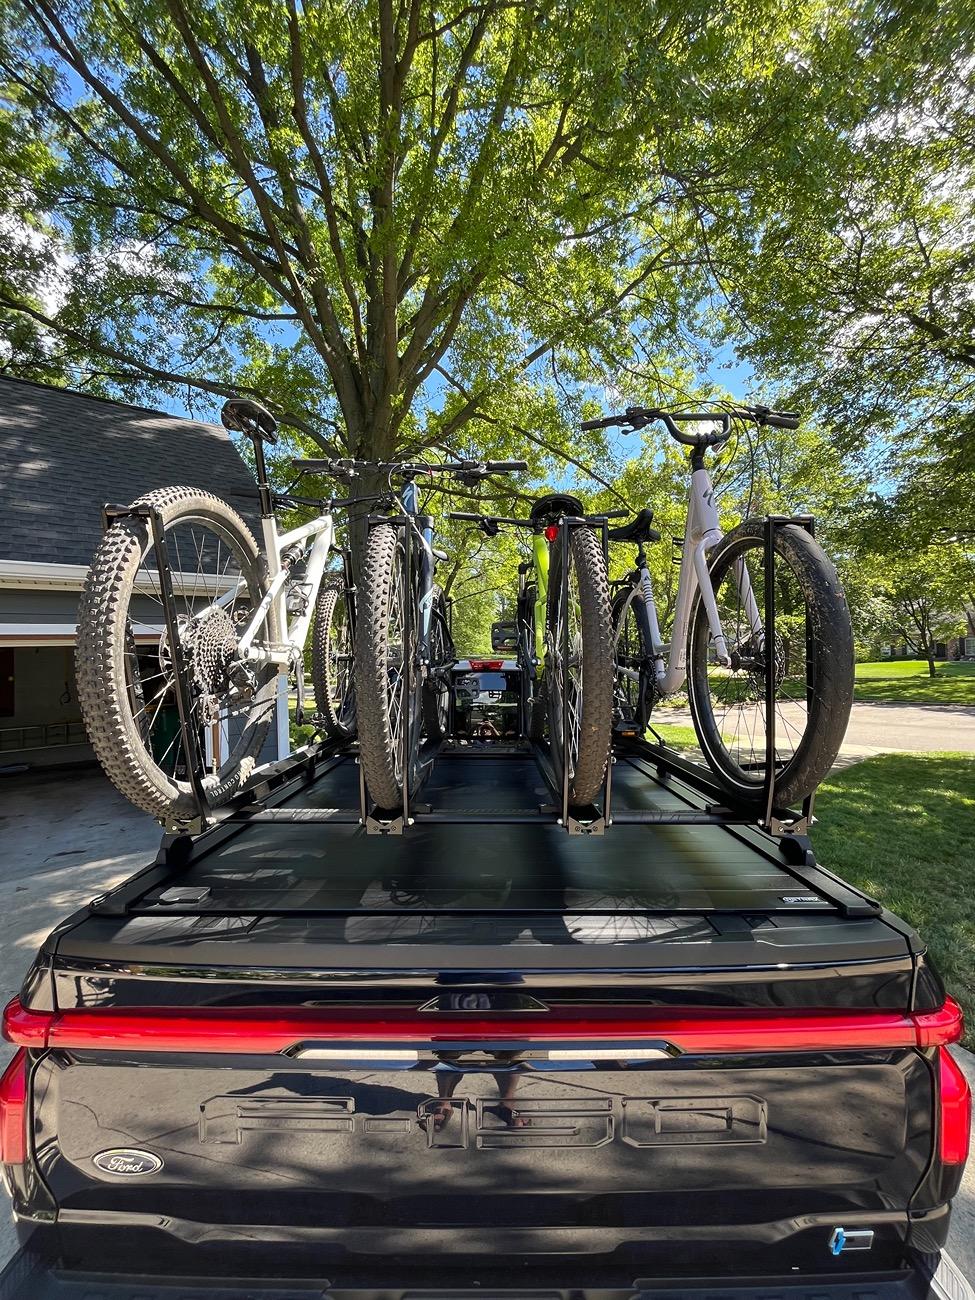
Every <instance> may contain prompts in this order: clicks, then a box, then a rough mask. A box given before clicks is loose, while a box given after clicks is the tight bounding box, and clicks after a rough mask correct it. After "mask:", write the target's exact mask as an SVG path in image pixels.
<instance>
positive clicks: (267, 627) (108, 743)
mask: <svg viewBox="0 0 975 1300" xmlns="http://www.w3.org/2000/svg"><path fill="white" fill-rule="evenodd" d="M221 419H222V421H223V423H224V425H225V427H226V428H227V429H229V430H232V431H233V432H238V433H243V434H245V435H246V436H247V437H249V438H250V440H251V442H252V444H253V447H254V461H255V467H256V477H257V496H258V500H259V503H260V504H259V509H260V519H261V532H262V542H263V547H259V546H258V544H257V542H256V541H255V539H254V537H253V534H252V533H251V530H250V528H249V527H248V526H247V524H246V523H245V522H244V520H243V519H242V518H241V516H240V515H239V514H238V513H237V511H236V510H234V509H233V508H232V507H231V506H229V505H228V504H227V503H226V502H224V501H222V500H220V499H219V498H218V497H215V496H213V495H212V494H211V493H209V492H205V491H203V490H201V489H199V488H195V487H169V488H161V489H158V490H156V491H154V492H149V493H147V494H146V495H145V496H142V497H139V498H138V500H137V501H135V502H133V503H132V505H131V506H129V507H127V508H125V509H124V510H113V511H112V512H111V517H112V522H111V524H110V526H109V527H108V528H107V529H106V531H105V534H104V537H103V539H102V542H101V545H100V546H99V548H98V550H97V552H96V554H95V557H94V560H93V561H92V565H91V569H90V570H89V573H88V577H87V579H86V582H85V586H84V590H83V592H82V597H81V603H80V608H79V618H78V624H79V634H78V648H77V677H78V699H79V703H80V705H81V710H82V715H83V717H84V720H85V725H86V727H87V730H88V735H89V738H90V739H91V743H92V746H93V748H94V750H95V754H96V756H97V757H98V759H99V761H100V762H101V765H102V767H103V768H104V769H105V771H106V773H107V774H108V776H109V777H110V778H111V780H112V781H113V782H114V784H115V786H116V787H117V789H118V790H119V791H120V792H121V793H122V794H123V795H124V796H125V797H126V798H128V799H129V800H131V802H132V803H134V804H135V805H136V806H137V807H139V808H142V809H144V810H145V811H146V812H148V813H150V814H152V815H153V816H154V817H157V818H160V819H163V820H165V818H166V817H167V816H169V815H170V813H171V812H172V810H173V808H174V807H175V806H177V805H178V804H179V803H180V802H181V801H182V802H183V803H184V804H185V802H186V800H187V798H188V797H191V796H196V797H199V798H202V799H203V800H204V801H205V803H206V804H207V805H208V806H210V807H218V806H219V805H220V804H222V803H225V802H226V801H227V800H228V799H230V798H232V797H233V795H234V794H236V793H237V792H238V791H239V790H240V788H241V787H242V786H243V785H244V784H245V782H246V781H247V779H248V777H249V776H250V774H251V772H252V771H253V769H254V767H255V765H256V762H257V759H258V756H259V755H260V752H261V750H262V748H263V746H264V743H265V740H266V738H267V735H268V731H269V729H270V726H271V723H272V721H273V719H274V716H275V713H276V710H277V707H278V705H279V704H280V705H281V706H282V707H284V706H286V704H287V685H288V675H289V674H290V675H292V676H293V677H294V678H295V680H296V687H297V692H298V714H299V718H300V715H301V713H302V711H303V704H304V658H303V651H304V647H305V643H306V640H307V637H308V632H309V629H310V628H311V630H312V673H311V676H312V685H313V689H314V695H315V702H316V708H317V715H316V723H317V725H318V727H319V730H320V732H322V733H323V734H324V735H326V736H328V737H329V738H331V739H335V740H349V739H351V738H352V737H353V736H354V735H355V731H356V707H355V694H354V681H353V677H352V672H351V649H352V636H353V633H354V628H355V606H354V600H353V596H352V591H353V588H352V582H351V573H350V570H349V560H348V555H347V554H346V553H343V557H342V558H343V571H342V575H341V576H335V577H327V576H326V566H327V563H328V559H329V556H330V555H331V553H332V552H333V550H334V549H335V545H336V524H335V518H334V513H335V511H337V510H339V509H342V508H344V507H347V506H349V505H351V504H354V501H353V500H351V499H350V500H336V499H334V498H333V499H331V500H329V501H327V502H323V501H322V500H320V499H309V498H306V497H301V496H295V495H294V494H293V492H291V491H290V490H289V491H287V492H285V493H283V494H275V493H274V492H273V491H272V489H271V486H270V484H269V482H268V475H267V466H266V463H265V456H264V445H265V444H274V443H275V442H276V427H277V426H276V423H275V421H274V418H273V416H272V415H271V414H270V413H269V412H268V411H266V410H264V408H263V407H262V406H260V405H259V404H258V403H257V402H254V401H251V400H249V399H231V400H230V401H228V402H226V403H225V405H224V407H223V411H222V412H221ZM306 464H307V463H306V462H302V461H294V462H293V465H294V466H295V467H296V468H297V469H298V477H299V478H300V477H301V475H302V474H303V473H304V472H305V469H304V468H303V466H305V465H306ZM314 465H315V467H316V469H317V470H318V472H321V473H325V474H328V475H331V476H333V477H335V478H337V479H339V480H342V481H345V482H351V481H352V480H353V479H354V478H355V476H356V467H355V465H354V463H353V462H349V461H316V462H314ZM282 506H286V507H291V508H311V509H313V510H315V511H317V512H318V513H317V514H316V515H315V517H314V518H312V519H311V520H309V521H308V522H306V523H304V524H301V525H300V526H298V527H295V528H292V529H289V530H288V531H286V532H284V533H279V532H278V529H277V523H276V518H275V511H276V509H277V508H279V507H282ZM323 506H324V510H323ZM312 625H313V626H312ZM184 714H185V716H184ZM187 736H188V737H189V738H190V739H189V742H187V741H186V740H185V737H187ZM187 748H188V749H189V750H190V751H191V752H186V751H187ZM196 751H198V752H196ZM196 765H198V767H199V768H200V769H202V772H201V773H198V775H199V776H200V777H201V779H199V780H196V781H195V778H194V772H195V771H197V766H196ZM197 787H199V788H197Z"/></svg>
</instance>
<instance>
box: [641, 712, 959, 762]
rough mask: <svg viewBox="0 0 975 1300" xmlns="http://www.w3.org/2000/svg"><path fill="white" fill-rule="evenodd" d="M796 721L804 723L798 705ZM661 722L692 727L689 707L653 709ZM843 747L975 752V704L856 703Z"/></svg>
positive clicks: (870, 750)
mask: <svg viewBox="0 0 975 1300" xmlns="http://www.w3.org/2000/svg"><path fill="white" fill-rule="evenodd" d="M795 712H796V719H795V721H796V724H797V725H799V726H801V721H800V717H799V714H800V710H799V709H798V708H797V709H796V710H795ZM654 719H655V720H656V721H658V722H666V723H678V724H680V725H682V726H687V727H689V726H692V725H693V720H692V718H691V714H690V710H689V709H668V708H666V707H663V706H661V707H660V708H657V709H655V710H654ZM843 748H844V750H846V751H852V752H854V753H856V754H858V755H859V756H866V755H868V754H871V753H878V754H879V753H883V752H888V753H889V752H890V751H892V750H907V751H910V752H912V753H923V752H924V751H926V750H927V751H930V750H956V751H958V752H959V753H966V754H975V706H973V705H969V704H854V706H853V711H852V713H851V714H850V725H849V727H848V728H847V731H846V739H845V740H844V741H843Z"/></svg>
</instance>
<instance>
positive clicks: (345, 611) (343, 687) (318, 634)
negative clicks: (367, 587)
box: [311, 578, 356, 740]
mask: <svg viewBox="0 0 975 1300" xmlns="http://www.w3.org/2000/svg"><path fill="white" fill-rule="evenodd" d="M351 599H352V597H351V596H350V594H349V593H348V592H347V591H346V587H345V580H344V579H343V578H332V579H329V580H327V581H325V582H323V583H322V585H321V587H320V588H319V590H318V598H317V600H316V601H315V616H314V620H313V623H312V644H311V675H312V688H313V690H314V692H315V708H316V710H317V712H318V725H319V728H320V729H321V732H322V734H323V735H325V736H328V737H329V739H331V740H351V739H352V738H353V736H354V735H355V732H356V706H355V666H354V652H355V646H354V644H353V635H352V622H351V619H350V617H349V615H350V608H349V602H350V601H351Z"/></svg>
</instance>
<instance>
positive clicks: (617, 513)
mask: <svg viewBox="0 0 975 1300" xmlns="http://www.w3.org/2000/svg"><path fill="white" fill-rule="evenodd" d="M628 514H629V511H628V510H601V511H600V512H599V514H598V515H585V516H584V518H585V519H586V521H587V522H590V523H593V522H597V521H599V520H601V519H625V518H626V517H627V515H628ZM447 518H448V519H464V520H466V521H467V522H468V523H472V524H483V523H487V524H507V525H508V526H509V527H511V528H537V527H538V523H537V521H536V520H534V519H506V518H505V517H504V516H503V515H478V514H471V513H470V511H467V510H451V511H449V512H448V514H447Z"/></svg>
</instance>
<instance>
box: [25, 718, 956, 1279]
mask: <svg viewBox="0 0 975 1300" xmlns="http://www.w3.org/2000/svg"><path fill="white" fill-rule="evenodd" d="M857 707H858V708H862V707H864V706H862V705H858V706H857ZM870 707H879V708H896V707H899V706H896V705H881V706H870ZM942 747H943V748H951V747H952V746H949V745H948V744H943V745H942ZM0 837H2V844H3V854H2V857H0V994H2V996H3V1003H4V1004H6V1002H7V1001H8V999H9V998H11V997H13V995H14V994H15V993H16V992H17V991H18V990H19V988H20V985H21V982H22V980H23V977H24V974H25V972H26V970H27V967H28V966H29V965H30V962H31V960H32V959H33V957H34V954H35V952H36V951H37V948H38V945H39V944H41V943H42V942H43V940H44V939H45V938H46V936H47V935H48V933H49V932H50V931H51V930H52V929H53V928H54V926H55V925H56V924H57V923H58V921H60V920H62V919H63V918H64V917H66V916H68V915H69V914H70V913H71V912H73V911H75V910H76V909H77V908H79V907H82V906H83V905H84V904H85V903H87V902H88V901H89V899H91V898H92V897H94V896H95V895H96V894H98V893H101V892H102V891H103V890H105V889H108V888H111V886H113V885H115V884H118V883H119V882H120V881H122V880H124V879H125V877H126V876H129V875H131V874H132V872H133V871H136V870H137V869H138V868H140V867H143V866H145V865H146V863H147V862H148V861H150V859H151V858H152V857H153V856H154V855H155V852H156V849H157V848H158V846H159V838H160V829H159V827H158V826H157V825H156V823H155V822H154V821H152V819H151V818H149V817H147V816H146V815H145V814H144V813H140V812H137V811H136V810H135V809H134V808H132V807H131V805H130V804H128V803H127V802H126V801H125V800H124V799H123V798H122V797H121V796H120V795H118V794H116V793H115V791H114V789H113V788H112V787H111V786H110V785H109V783H108V781H106V780H105V778H104V777H102V776H101V775H99V774H96V773H94V772H89V771H79V772H72V773H58V774H56V775H51V776H47V777H39V776H30V777H26V776H23V777H7V778H3V779H0ZM12 1054H13V1048H12V1047H11V1046H10V1045H9V1044H7V1043H4V1042H2V1041H0V1069H2V1068H3V1067H4V1066H5V1065H6V1063H7V1061H8V1060H9V1058H10V1056H11V1055H12ZM959 1059H960V1060H961V1061H962V1064H963V1067H964V1069H965V1071H966V1073H967V1075H968V1077H969V1080H970V1081H971V1083H972V1086H973V1088H975V1056H973V1055H972V1054H971V1053H969V1052H959ZM16 1247H17V1242H16V1236H15V1234H14V1230H13V1224H12V1221H11V1219H10V1215H9V1210H8V1208H7V1201H6V1198H5V1197H2V1203H0V1268H2V1267H3V1265H4V1264H5V1263H6V1261H7V1260H8V1259H9V1258H10V1256H11V1255H12V1254H13V1253H14V1251H15V1250H16ZM949 1248H950V1250H951V1253H952V1255H953V1256H954V1258H955V1260H956V1262H957V1263H958V1264H959V1266H960V1267H961V1268H963V1269H964V1271H965V1272H966V1274H967V1276H968V1277H969V1278H971V1279H975V1159H973V1160H972V1161H971V1162H970V1163H969V1166H968V1170H967V1174H966V1179H965V1186H964V1188H963V1191H962V1194H961V1195H960V1197H959V1198H958V1201H957V1202H956V1205H955V1214H954V1223H953V1228H952V1237H951V1241H950V1244H949Z"/></svg>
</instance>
